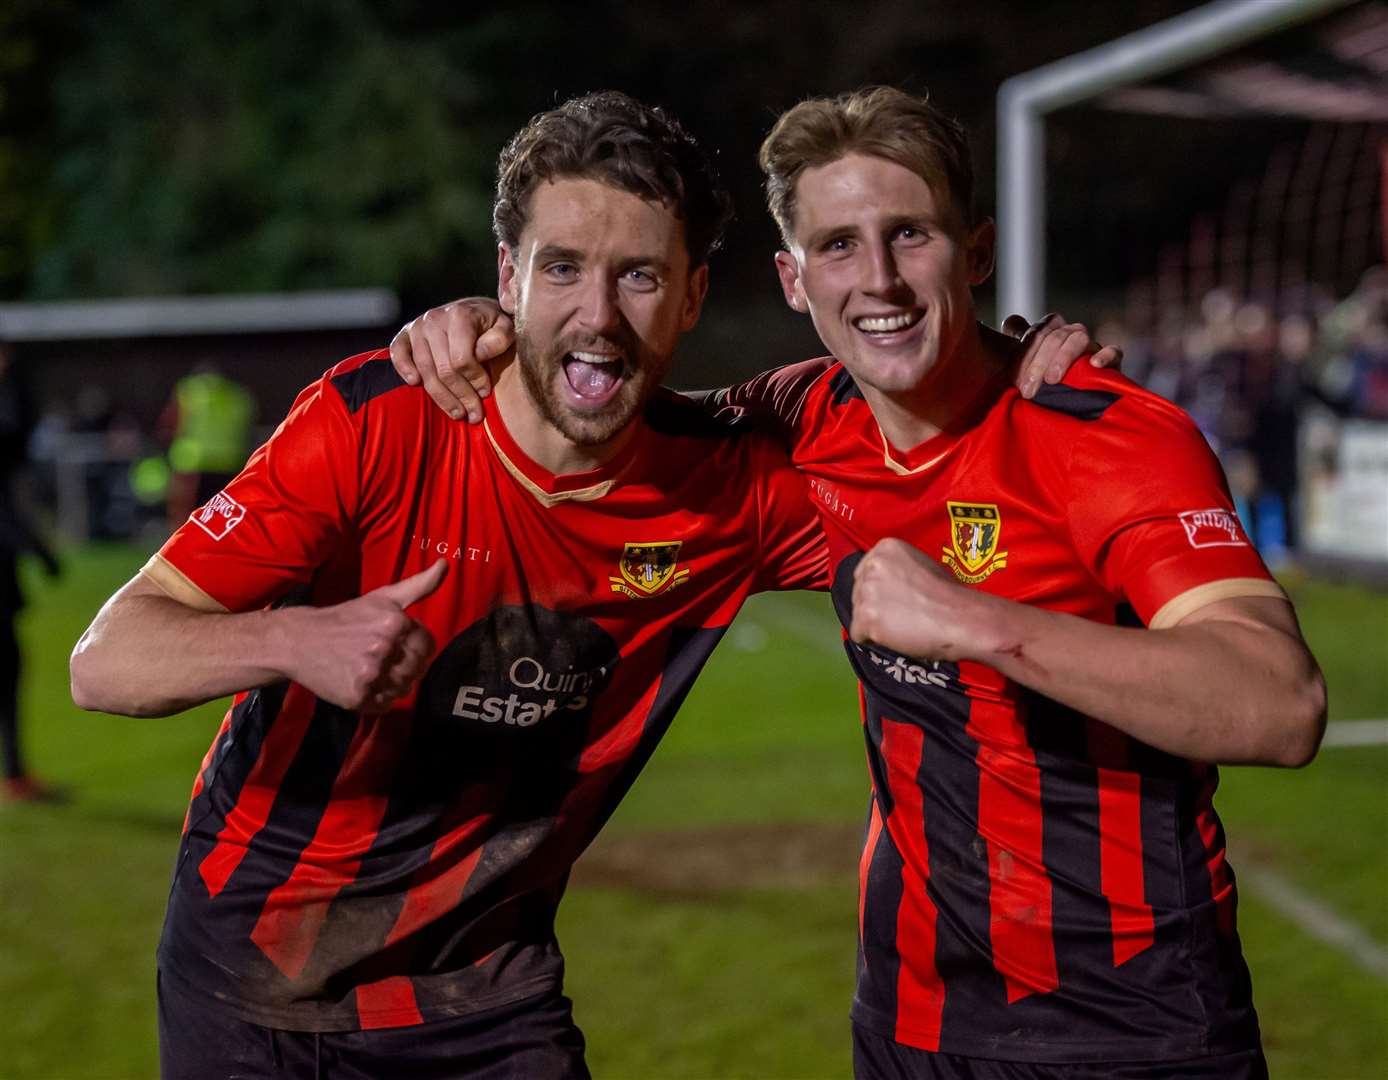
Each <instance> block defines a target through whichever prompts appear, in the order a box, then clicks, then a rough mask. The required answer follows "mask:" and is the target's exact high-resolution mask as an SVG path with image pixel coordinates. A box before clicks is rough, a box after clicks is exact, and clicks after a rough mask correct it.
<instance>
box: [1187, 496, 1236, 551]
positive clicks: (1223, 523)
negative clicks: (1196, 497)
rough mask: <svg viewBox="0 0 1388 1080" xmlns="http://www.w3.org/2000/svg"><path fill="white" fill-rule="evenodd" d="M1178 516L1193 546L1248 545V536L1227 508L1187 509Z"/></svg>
mask: <svg viewBox="0 0 1388 1080" xmlns="http://www.w3.org/2000/svg"><path fill="white" fill-rule="evenodd" d="M1179 517H1180V520H1181V525H1182V526H1183V527H1184V528H1185V530H1186V539H1187V540H1189V541H1190V546H1191V547H1193V548H1207V547H1248V538H1247V537H1246V536H1244V534H1243V529H1241V528H1240V527H1239V521H1238V518H1236V517H1235V516H1234V515H1233V514H1231V513H1229V511H1228V510H1225V509H1223V508H1221V507H1218V506H1216V507H1212V508H1211V509H1209V510H1187V511H1186V512H1185V513H1184V514H1181V515H1179Z"/></svg>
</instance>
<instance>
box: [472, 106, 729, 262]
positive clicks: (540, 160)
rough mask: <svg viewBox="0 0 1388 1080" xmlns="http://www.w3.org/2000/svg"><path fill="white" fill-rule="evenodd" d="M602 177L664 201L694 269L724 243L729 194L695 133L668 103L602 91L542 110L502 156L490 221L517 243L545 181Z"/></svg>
mask: <svg viewBox="0 0 1388 1080" xmlns="http://www.w3.org/2000/svg"><path fill="white" fill-rule="evenodd" d="M561 179H585V180H597V181H600V182H601V183H604V184H607V185H609V186H611V187H614V188H617V189H618V190H620V191H626V192H630V193H631V194H633V195H638V196H640V197H641V198H643V199H649V200H651V201H653V202H660V203H663V204H664V205H665V206H667V207H669V208H670V209H671V210H672V211H673V212H674V214H675V216H676V217H678V218H679V219H680V220H681V221H682V222H683V223H684V241H685V246H686V248H687V249H688V251H689V265H690V268H691V269H693V268H695V267H698V266H702V265H703V264H704V263H706V262H708V258H709V256H710V255H712V254H713V252H715V251H717V250H718V248H719V247H720V246H721V245H722V243H723V232H724V230H725V229H726V228H727V225H728V222H729V220H731V218H732V201H731V200H730V199H729V197H728V194H727V192H726V191H724V189H723V187H722V186H721V184H720V183H719V181H718V177H717V174H716V173H715V172H714V169H713V163H712V161H711V160H710V158H709V156H708V155H707V154H706V153H705V152H704V150H703V148H702V147H701V146H700V145H699V144H698V143H697V142H696V141H695V139H694V137H693V136H692V135H690V134H689V132H688V131H686V130H685V128H684V127H683V125H681V124H680V122H679V121H678V120H676V119H675V118H674V117H673V116H671V115H670V114H669V113H667V112H665V111H664V110H663V109H660V108H657V107H654V106H650V105H643V104H641V103H640V102H639V101H636V100H635V99H633V98H630V97H628V96H627V95H626V94H623V93H620V92H618V91H615V90H604V91H600V92H597V93H592V94H585V95H583V96H582V97H576V98H571V99H570V100H568V101H566V102H564V103H563V104H562V105H560V106H558V107H557V108H554V109H549V110H548V111H546V112H542V113H539V114H538V115H537V116H535V117H533V118H532V119H531V120H530V122H529V123H528V124H526V125H525V127H523V128H522V129H521V130H520V131H519V132H517V133H516V135H515V137H514V138H512V139H511V141H510V142H509V143H507V144H506V148H505V149H504V150H502V151H501V156H500V158H498V160H497V177H496V202H495V203H494V204H493V206H492V228H493V230H494V231H495V233H496V237H497V239H498V240H500V241H501V242H502V243H504V244H506V245H508V246H510V247H515V246H516V244H517V243H518V242H519V240H520V234H521V232H522V231H523V230H524V229H525V222H526V215H527V214H528V212H529V209H530V196H531V194H532V193H533V192H534V190H535V187H536V186H537V185H538V184H540V183H541V182H543V181H552V180H561Z"/></svg>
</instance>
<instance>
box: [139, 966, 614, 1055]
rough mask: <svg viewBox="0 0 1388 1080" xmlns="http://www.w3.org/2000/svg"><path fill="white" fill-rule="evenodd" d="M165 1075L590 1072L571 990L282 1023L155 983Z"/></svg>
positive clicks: (162, 983) (160, 1051) (160, 1049)
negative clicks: (449, 1016) (436, 1014)
mask: <svg viewBox="0 0 1388 1080" xmlns="http://www.w3.org/2000/svg"><path fill="white" fill-rule="evenodd" d="M159 1075H160V1077H161V1080H253V1078H254V1080H259V1078H261V1077H274V1078H276V1080H453V1078H455V1077H458V1078H461V1077H467V1078H468V1080H591V1077H590V1075H589V1072H588V1067H587V1065H585V1064H584V1060H583V1033H582V1032H581V1031H579V1030H578V1026H577V1025H576V1024H575V1023H574V1019H573V1009H572V1005H571V1003H570V1001H569V999H568V998H566V997H564V995H562V994H559V993H555V994H551V995H546V996H544V997H540V998H528V999H526V1000H525V1001H521V1002H517V1003H516V1004H514V1005H507V1006H505V1007H504V1008H499V1009H490V1010H488V1011H487V1012H484V1013H476V1014H473V1015H470V1016H466V1017H460V1018H458V1019H454V1020H441V1021H437V1022H435V1023H431V1024H418V1025H416V1026H413V1027H400V1028H381V1029H378V1030H374V1031H325V1032H321V1033H319V1032H312V1031H281V1030H278V1029H276V1028H269V1027H262V1026H261V1025H259V1024H252V1023H249V1022H248V1021H245V1020H238V1019H237V1018H236V1017H234V1016H228V1015H226V1014H225V1013H223V1012H220V1011H218V1010H217V1009H215V1008H211V1007H209V1006H208V1005H207V1004H205V1003H204V1002H202V1001H200V1000H195V999H194V998H192V997H190V996H189V995H187V994H182V993H179V992H178V991H176V990H173V989H172V988H171V987H170V986H169V985H168V984H167V983H164V982H162V980H161V983H160V986H159Z"/></svg>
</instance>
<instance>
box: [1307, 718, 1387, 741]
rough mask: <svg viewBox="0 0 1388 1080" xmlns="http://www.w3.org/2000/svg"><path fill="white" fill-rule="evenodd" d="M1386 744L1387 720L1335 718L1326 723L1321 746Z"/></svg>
mask: <svg viewBox="0 0 1388 1080" xmlns="http://www.w3.org/2000/svg"><path fill="white" fill-rule="evenodd" d="M1385 744H1388V720H1336V721H1335V722H1334V723H1332V724H1328V725H1327V726H1326V729H1325V738H1324V739H1323V740H1322V741H1321V745H1322V746H1383V745H1385Z"/></svg>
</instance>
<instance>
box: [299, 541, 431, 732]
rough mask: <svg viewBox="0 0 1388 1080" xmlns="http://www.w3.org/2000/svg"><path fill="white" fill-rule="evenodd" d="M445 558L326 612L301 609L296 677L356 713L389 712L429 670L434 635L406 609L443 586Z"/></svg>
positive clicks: (317, 693) (325, 696)
mask: <svg viewBox="0 0 1388 1080" xmlns="http://www.w3.org/2000/svg"><path fill="white" fill-rule="evenodd" d="M447 569H448V564H447V563H446V562H445V561H444V560H442V559H440V560H439V561H438V562H436V563H434V565H433V566H431V567H429V569H427V570H424V571H421V572H420V573H418V574H415V575H414V576H412V577H407V578H405V579H404V580H403V581H397V582H396V583H395V584H394V585H383V586H382V587H381V588H379V589H373V590H372V591H371V592H369V593H367V594H366V595H365V596H359V597H357V598H356V599H355V600H348V601H347V602H346V603H343V604H336V605H334V606H332V607H326V608H300V609H296V610H297V611H298V612H299V613H300V614H301V617H302V618H303V620H304V625H303V626H302V627H301V628H300V629H301V630H302V633H301V634H299V635H298V636H297V637H298V640H297V641H296V642H295V655H294V657H293V660H292V663H291V665H290V675H291V677H292V678H293V679H294V681H295V682H297V683H299V684H301V685H302V686H304V687H306V688H307V689H309V690H311V691H313V693H314V694H315V695H316V696H317V697H320V698H322V699H323V700H324V701H330V702H332V703H333V704H334V705H340V706H341V707H342V708H344V709H351V710H353V711H354V712H355V711H360V712H373V713H379V712H384V711H385V710H386V709H388V708H390V706H391V704H392V703H394V702H395V701H396V700H397V699H399V698H402V697H404V696H405V695H406V694H408V693H409V692H410V691H411V690H412V689H414V686H415V684H416V683H417V682H419V680H420V679H421V678H423V677H424V673H425V671H427V670H428V668H429V662H430V661H431V660H432V659H433V657H434V647H435V646H434V638H433V635H432V634H430V633H429V631H428V630H426V629H425V628H424V627H423V626H421V625H420V624H419V623H417V622H416V621H415V620H414V619H412V618H410V616H409V615H407V614H406V613H405V609H406V608H407V607H409V606H410V605H411V604H414V603H417V602H418V601H420V600H423V599H424V598H425V597H426V596H428V595H429V594H430V593H432V592H433V591H434V590H435V589H437V588H438V587H439V584H440V583H441V582H442V581H443V577H444V574H445V573H446V572H447Z"/></svg>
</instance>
